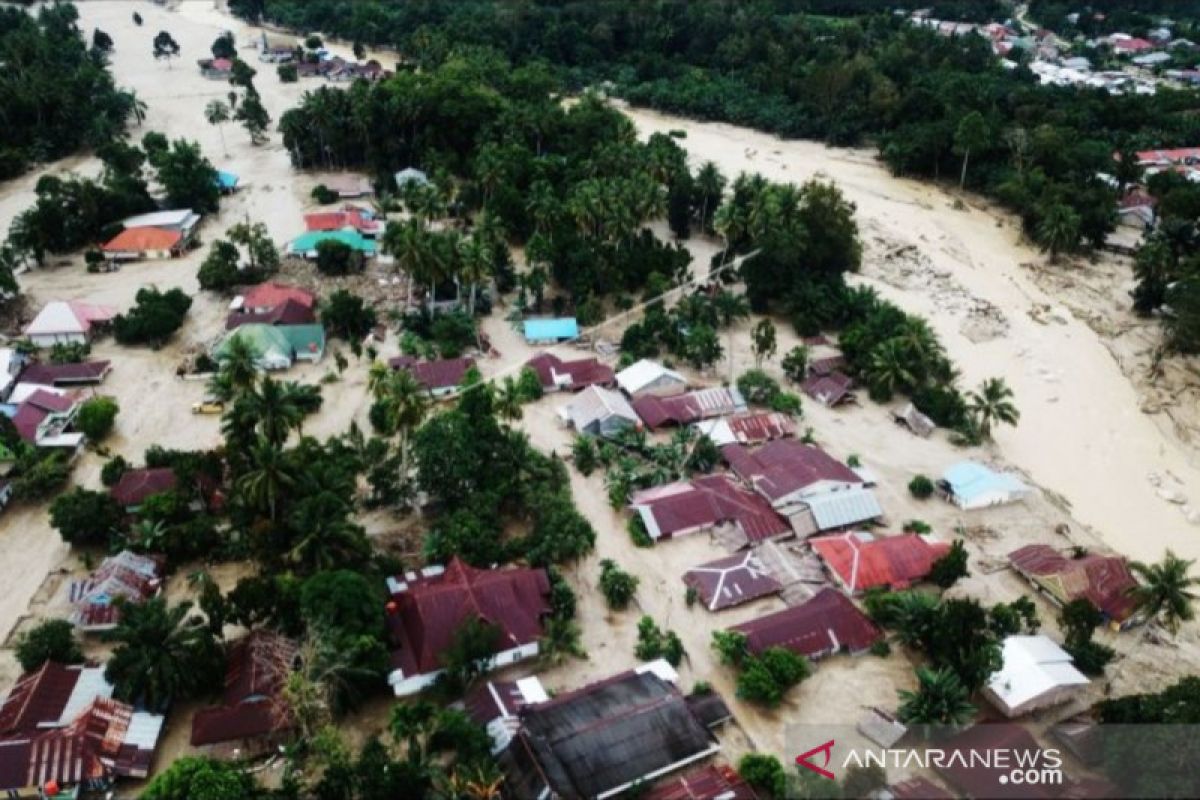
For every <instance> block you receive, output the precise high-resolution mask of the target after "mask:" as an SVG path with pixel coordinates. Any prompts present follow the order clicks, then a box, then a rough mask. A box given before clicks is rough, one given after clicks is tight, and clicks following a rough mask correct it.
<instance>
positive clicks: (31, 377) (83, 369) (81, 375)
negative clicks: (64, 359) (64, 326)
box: [20, 361, 112, 386]
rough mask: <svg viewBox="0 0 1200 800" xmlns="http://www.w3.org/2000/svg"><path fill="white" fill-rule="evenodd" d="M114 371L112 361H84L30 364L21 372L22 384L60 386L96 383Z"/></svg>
mask: <svg viewBox="0 0 1200 800" xmlns="http://www.w3.org/2000/svg"><path fill="white" fill-rule="evenodd" d="M111 369H112V362H111V361H83V362H81V363H78V364H40V363H39V364H29V365H28V366H26V367H25V368H24V369H23V370H21V379H20V380H21V383H36V384H39V385H41V386H58V385H61V384H71V383H95V382H98V381H100V380H103V379H104V377H105V376H106V375H108V373H109V371H110V370H111Z"/></svg>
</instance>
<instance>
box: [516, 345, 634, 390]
mask: <svg viewBox="0 0 1200 800" xmlns="http://www.w3.org/2000/svg"><path fill="white" fill-rule="evenodd" d="M525 366H527V367H529V368H530V369H532V370H533V371H534V372H536V373H537V376H538V380H540V381H541V383H542V388H543V389H546V390H554V389H572V390H574V389H583V388H586V387H588V386H592V385H597V386H611V385H612V383H613V380H614V376H613V371H612V367H610V366H608V365H607V364H601V363H600V362H599V361H597V360H596V359H594V358H580V359H576V360H574V361H563V360H562V359H561V358H559V357H558V356H556V355H554V354H553V353H538V354H537V355H535V356H534V357H533V358H531V359H529V361H527V362H525Z"/></svg>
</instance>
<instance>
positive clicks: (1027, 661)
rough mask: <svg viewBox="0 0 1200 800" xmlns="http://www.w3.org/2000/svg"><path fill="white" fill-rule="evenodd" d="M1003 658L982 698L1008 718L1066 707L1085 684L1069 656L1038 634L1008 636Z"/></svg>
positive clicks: (1086, 680) (989, 680) (1051, 641)
mask: <svg viewBox="0 0 1200 800" xmlns="http://www.w3.org/2000/svg"><path fill="white" fill-rule="evenodd" d="M1002 658H1003V666H1001V667H1000V669H999V670H998V671H996V672H994V673H993V674H992V676H991V677H990V678H988V682H987V685H986V686H984V687H983V694H984V696H986V697H987V699H988V700H990V701H991V703H992V705H994V706H996V708H998V709H999V710H1000V712H1001V713H1002V714H1004V716H1006V717H1009V718H1012V717H1019V716H1022V715H1024V714H1028V713H1030V712H1031V711H1035V710H1037V709H1040V708H1048V707H1050V706H1054V705H1058V704H1060V703H1065V702H1066V701H1068V700H1070V699H1071V698H1072V697H1073V696H1074V695H1075V694H1076V693H1077V692H1078V691H1079V687H1081V686H1086V685H1087V684H1088V679H1087V677H1086V676H1085V675H1084V674H1083V673H1082V672H1080V671H1079V670H1077V669H1076V668H1075V665H1074V662H1073V660H1072V659H1071V655H1070V654H1069V653H1067V651H1065V650H1063V649H1062V648H1061V647H1059V646H1058V645H1057V644H1055V643H1054V641H1053V640H1051V639H1050V638H1049V637H1047V636H1043V635H1041V634H1038V635H1034V636H1009V637H1008V638H1007V639H1005V640H1004V644H1003V652H1002Z"/></svg>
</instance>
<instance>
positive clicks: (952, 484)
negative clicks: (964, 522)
mask: <svg viewBox="0 0 1200 800" xmlns="http://www.w3.org/2000/svg"><path fill="white" fill-rule="evenodd" d="M938 487H939V488H940V489H941V490H942V491H943V493H944V494H945V495H946V499H947V500H949V501H950V502H951V503H953V504H954V505H956V506H958V507H959V508H961V509H963V510H964V511H965V510H970V509H973V508H986V507H987V506H998V505H1003V504H1005V503H1015V502H1016V501H1018V500H1022V499H1024V498H1025V497H1026V496H1027V495H1028V494H1029V493H1030V492H1031V491H1032V490H1031V489H1030V488H1029V487H1028V486H1026V485H1025V484H1024V483H1022V482H1021V481H1019V480H1017V479H1016V478H1014V477H1013V476H1012V475H1008V474H1006V473H1003V472H995V471H993V470H991V469H988V468H987V467H985V466H984V465H983V464H980V463H977V462H975V461H960V462H958V463H957V464H954V465H953V466H951V467H949V468H948V469H947V470H946V471H945V472H944V473H942V479H941V480H940V481H938Z"/></svg>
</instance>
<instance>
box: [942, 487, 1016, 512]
mask: <svg viewBox="0 0 1200 800" xmlns="http://www.w3.org/2000/svg"><path fill="white" fill-rule="evenodd" d="M1020 499H1021V498H1020V497H1018V496H1016V495H1014V494H1012V493H1011V492H1002V491H992V492H984V493H982V494H978V495H975V496H973V497H970V498H966V497H960V496H958V495H956V494H951V495H950V502H952V503H954V505H956V506H958V507H959V508H961V509H962V510H963V511H971V510H972V509H976V508H989V507H991V506H1002V505H1006V504H1008V503H1015V502H1017V501H1018V500H1020Z"/></svg>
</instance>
